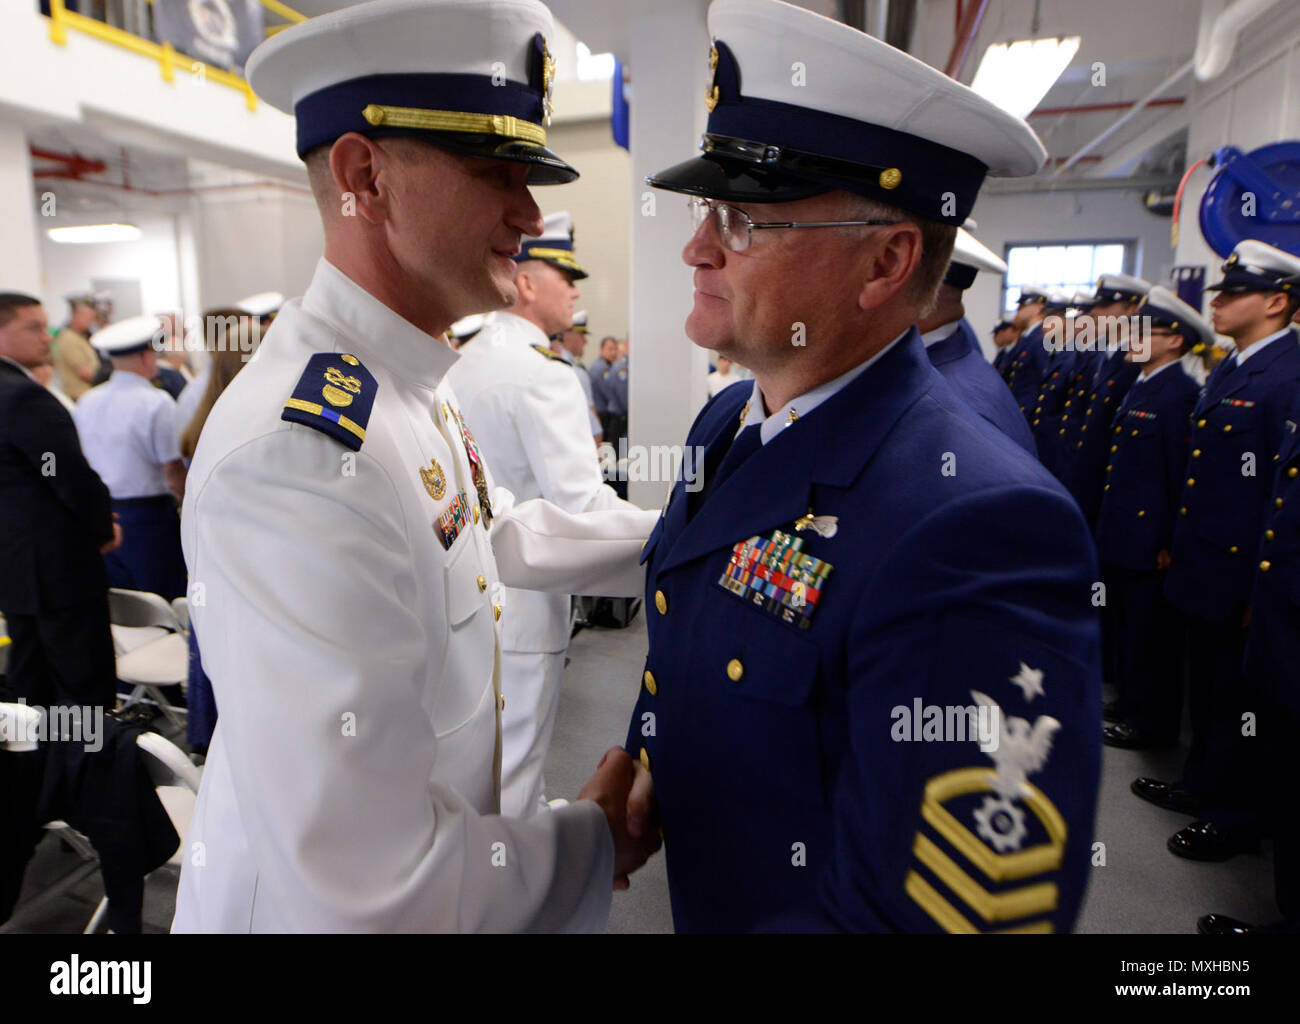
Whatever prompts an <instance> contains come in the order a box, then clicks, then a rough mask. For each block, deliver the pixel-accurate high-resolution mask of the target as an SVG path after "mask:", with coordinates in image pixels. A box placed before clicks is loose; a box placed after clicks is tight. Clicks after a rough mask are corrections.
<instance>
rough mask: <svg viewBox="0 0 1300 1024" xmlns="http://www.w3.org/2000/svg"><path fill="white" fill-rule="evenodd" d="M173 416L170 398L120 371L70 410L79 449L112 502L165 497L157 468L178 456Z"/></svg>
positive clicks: (143, 380)
mask: <svg viewBox="0 0 1300 1024" xmlns="http://www.w3.org/2000/svg"><path fill="white" fill-rule="evenodd" d="M175 415H176V403H175V402H174V401H173V400H172V397H171V395H169V394H167V392H166V391H163V390H161V389H160V388H156V387H154V386H153V384H152V382H150V381H148V380H145V378H144V377H141V376H140V375H139V374H138V373H130V372H129V371H126V370H114V371H113V373H112V375H111V376H110V377H109V378H108V380H106V381H104V383H103V384H100V385H99V386H97V387H93V388H91V389H90V390H89V391H87V392H86V393H85V394H84V395H82V396H81V400H80V401H78V402H77V405H76V409H75V410H74V411H73V418H74V419H75V421H76V424H77V433H78V434H80V435H81V449H82V451H83V452H84V453H85V455H86V461H87V462H89V463H90V468H91V469H93V470H94V471H95V472H96V473H98V474H99V476H100V479H101V480H103V481H104V485H105V486H106V487H107V488H108V491H109V493H110V494H111V495H112V496H113V497H114V498H115V499H122V498H151V497H156V496H158V495H162V494H170V493H171V492H170V490H169V489H168V487H167V481H166V479H165V478H164V477H163V466H164V465H166V464H167V463H168V462H174V461H175V460H176V459H179V458H180V457H181V450H180V444H179V442H178V440H177V437H176V428H175Z"/></svg>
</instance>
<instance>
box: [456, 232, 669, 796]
mask: <svg viewBox="0 0 1300 1024" xmlns="http://www.w3.org/2000/svg"><path fill="white" fill-rule="evenodd" d="M515 263H516V265H517V269H516V271H515V279H514V283H515V288H516V290H517V291H518V293H519V298H518V300H517V301H516V302H515V303H514V304H513V305H512V306H511V307H510V308H509V309H506V310H501V311H499V312H496V313H492V314H491V315H490V316H489V317H488V319H487V322H486V323H485V324H484V326H483V329H482V331H480V332H479V334H478V336H477V337H476V338H475V339H474V341H473V342H472V343H471V344H470V345H469V346H468V347H466V349H465V350H464V354H463V355H462V356H461V358H460V359H458V360H457V361H456V365H455V366H453V367H452V368H451V370H450V372H449V373H448V374H447V379H448V381H449V382H450V383H451V385H452V387H454V388H455V389H456V394H457V396H458V397H459V398H460V402H461V409H462V410H463V411H464V413H465V418H466V420H467V421H468V422H470V423H472V424H474V431H475V434H476V436H477V438H478V440H479V442H480V444H481V445H482V451H483V455H484V457H485V458H486V459H487V461H488V464H489V465H490V466H491V467H492V470H493V472H494V473H495V474H496V478H497V481H498V482H499V483H500V484H501V486H503V487H505V488H507V489H508V490H509V491H510V492H511V493H512V494H514V496H515V498H516V499H517V500H519V501H524V500H527V499H529V498H545V499H547V500H548V501H551V502H553V503H554V504H556V505H558V506H559V507H560V508H563V509H565V510H567V511H569V512H592V511H595V510H597V509H623V510H625V511H628V512H637V513H640V512H641V511H642V510H641V509H637V508H636V507H635V506H633V505H629V504H627V503H626V502H624V501H621V500H620V499H619V498H618V496H617V495H616V494H615V493H614V491H613V490H612V489H611V488H609V487H608V486H606V485H605V482H604V481H603V480H602V479H601V475H600V465H599V462H598V461H597V456H596V448H595V446H594V445H593V444H592V443H591V427H590V422H589V420H588V419H587V415H586V408H587V407H586V396H585V395H584V394H583V392H582V388H581V386H580V385H579V384H578V382H577V380H576V379H575V377H574V373H573V370H572V369H571V368H570V367H569V364H568V363H567V362H565V361H564V360H563V359H561V358H560V357H559V356H557V355H554V354H553V353H552V352H551V349H550V346H549V344H548V341H547V339H548V338H549V337H550V336H551V335H553V334H558V333H559V332H561V331H563V330H565V329H567V328H568V327H570V326H571V325H572V324H573V302H574V299H575V298H576V297H577V295H578V289H577V288H576V287H575V282H576V281H580V280H583V279H585V278H586V277H587V272H586V271H585V270H584V269H583V268H582V266H581V265H580V264H579V263H578V260H577V254H576V253H575V251H574V247H573V226H572V220H571V218H570V216H569V214H568V213H567V212H559V213H553V214H551V215H550V216H548V217H547V218H546V221H545V227H544V229H543V231H542V233H541V234H540V235H539V236H537V237H531V238H525V239H524V240H523V242H522V248H521V249H520V251H519V253H518V255H516V256H515ZM653 521H654V516H653V515H649V522H650V523H653ZM505 605H506V608H507V609H509V611H510V614H509V615H508V616H506V617H505V619H504V620H503V621H502V624H501V688H502V692H503V693H504V694H505V698H506V706H505V708H504V709H503V710H502V713H501V810H502V813H504V814H508V815H511V816H512V817H527V816H528V815H530V814H535V813H537V812H538V811H539V810H540V809H541V808H542V807H544V806H545V795H544V788H545V787H544V780H543V777H542V768H543V767H544V765H545V764H546V754H547V751H548V750H549V749H550V745H551V735H552V733H553V732H554V728H555V713H556V710H557V709H558V707H559V702H560V682H561V679H562V678H563V675H564V655H565V651H566V650H567V649H568V646H569V619H570V615H569V595H568V594H557V593H540V592H537V591H533V590H518V589H515V588H508V589H507V591H506V601H505Z"/></svg>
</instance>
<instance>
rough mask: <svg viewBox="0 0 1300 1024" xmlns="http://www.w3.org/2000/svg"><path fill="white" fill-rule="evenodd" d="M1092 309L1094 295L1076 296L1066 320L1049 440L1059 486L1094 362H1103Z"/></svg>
mask: <svg viewBox="0 0 1300 1024" xmlns="http://www.w3.org/2000/svg"><path fill="white" fill-rule="evenodd" d="M1095 305H1096V298H1095V294H1094V292H1091V291H1089V292H1082V291H1079V292H1075V293H1074V296H1073V297H1072V298H1071V300H1070V309H1069V311H1068V315H1067V319H1066V335H1065V338H1066V344H1067V345H1068V346H1069V348H1070V349H1071V350H1072V351H1071V353H1070V356H1069V360H1068V362H1067V370H1066V373H1065V388H1064V392H1063V394H1062V395H1061V396H1060V397H1061V402H1060V407H1059V409H1057V410H1056V411H1055V412H1054V413H1053V415H1052V420H1053V429H1055V431H1056V434H1055V436H1054V437H1053V438H1052V444H1053V445H1054V447H1055V456H1054V458H1055V463H1056V474H1055V475H1056V478H1057V479H1058V480H1061V481H1062V482H1064V474H1065V467H1066V464H1067V461H1068V459H1069V456H1070V452H1071V447H1072V446H1071V443H1070V440H1069V437H1070V434H1071V433H1072V431H1073V430H1074V425H1075V423H1076V421H1078V419H1079V418H1081V417H1082V416H1083V414H1084V407H1085V406H1086V405H1087V396H1088V387H1089V385H1090V384H1091V382H1092V378H1093V375H1094V373H1096V369H1097V362H1098V361H1099V360H1100V359H1101V358H1102V357H1101V355H1100V354H1099V353H1098V351H1097V339H1096V321H1095V320H1094V319H1093V316H1092V309H1093V306H1095ZM1089 339H1091V340H1089Z"/></svg>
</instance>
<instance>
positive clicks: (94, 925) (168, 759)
mask: <svg viewBox="0 0 1300 1024" xmlns="http://www.w3.org/2000/svg"><path fill="white" fill-rule="evenodd" d="M159 600H161V598H159ZM135 743H136V746H137V747H139V748H140V750H141V751H142V752H143V754H144V760H145V765H146V766H147V768H148V770H149V778H150V779H151V780H152V781H153V784H154V788H155V789H157V790H158V799H159V800H161V801H162V805H163V808H164V809H165V810H166V811H167V817H169V818H171V820H172V827H173V828H175V829H176V834H177V835H179V836H180V837H181V841H180V845H179V846H177V847H176V852H175V853H173V854H172V855H171V857H170V859H169V860H168V861H167V863H168V864H170V865H176V866H179V865H180V863H181V859H182V857H183V856H184V852H185V837H186V835H187V833H188V832H189V829H190V819H191V818H192V817H193V816H194V801H195V798H196V797H197V796H198V792H199V781H200V779H201V778H202V775H201V773H200V771H199V769H198V768H196V767H194V764H193V763H192V762H191V761H190V759H189V758H188V757H186V756H185V753H184V751H182V750H181V748H180V747H178V746H176V744H175V743H172V742H171V741H170V740H168V739H165V738H164V737H162V736H159V735H158V734H157V733H156V732H142V733H140V735H138V736H137V737H136V738H135ZM107 916H108V897H107V896H105V897H104V898H103V899H101V900H100V901H99V906H98V907H96V908H95V913H94V915H93V916H92V917H91V919H90V923H89V924H87V925H86V929H85V932H84V933H83V934H86V935H90V934H93V933H94V932H96V931H98V930H99V929H100V928H101V927H102V926H103V923H104V919H105V918H106V917H107Z"/></svg>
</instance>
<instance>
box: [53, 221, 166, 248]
mask: <svg viewBox="0 0 1300 1024" xmlns="http://www.w3.org/2000/svg"><path fill="white" fill-rule="evenodd" d="M45 233H46V234H47V235H49V236H50V241H52V242H63V243H65V244H72V245H88V244H90V243H92V242H134V241H135V240H136V239H137V238H139V237H140V236H141V234H142V232H141V231H140V229H139V228H138V227H136V226H135V225H134V224H82V225H80V226H79V227H74V228H50V229H49V230H48V231H47V232H45Z"/></svg>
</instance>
